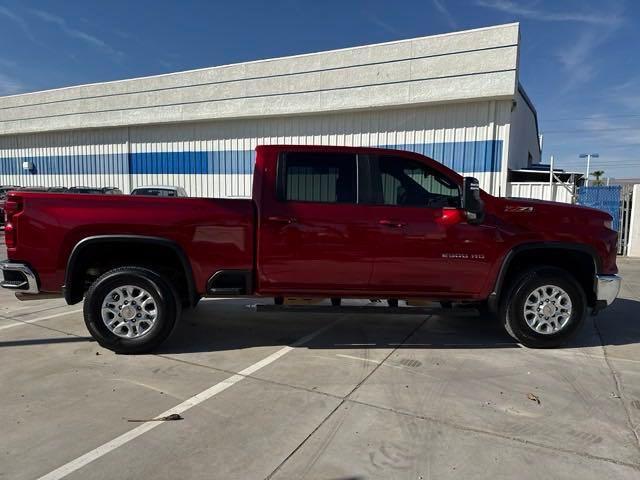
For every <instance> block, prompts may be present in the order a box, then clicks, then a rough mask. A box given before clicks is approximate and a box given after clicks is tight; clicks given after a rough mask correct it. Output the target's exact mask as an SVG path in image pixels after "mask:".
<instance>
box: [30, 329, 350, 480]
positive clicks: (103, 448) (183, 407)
mask: <svg viewBox="0 0 640 480" xmlns="http://www.w3.org/2000/svg"><path fill="white" fill-rule="evenodd" d="M339 321H340V320H336V321H334V322H331V323H330V324H328V325H325V326H324V327H322V328H320V329H318V330H316V331H315V332H312V333H310V334H309V335H307V336H305V337H302V338H301V339H299V340H297V341H296V342H294V343H292V344H291V345H290V346H286V347H283V348H281V349H280V350H278V351H277V352H275V353H272V354H271V355H269V356H268V357H265V358H263V359H262V360H260V361H259V362H256V363H254V364H253V365H251V366H249V367H247V368H245V369H244V370H242V371H241V372H239V373H236V374H235V375H232V376H231V377H229V378H227V379H226V380H223V381H221V382H220V383H217V384H215V385H213V386H212V387H209V388H207V389H206V390H204V391H202V392H200V393H198V394H196V395H194V396H193V397H191V398H188V399H187V400H185V401H184V402H182V403H181V404H179V405H176V406H175V407H173V408H171V409H169V410H167V411H166V412H163V413H161V414H159V415H157V416H156V417H154V418H160V417H165V416H168V415H171V414H174V413H177V414H180V413H183V412H185V411H187V410H189V409H190V408H192V407H195V406H196V405H198V404H200V403H202V402H204V401H206V400H208V399H210V398H211V397H213V396H215V395H217V394H219V393H220V392H224V391H225V390H226V389H227V388H229V387H231V386H233V385H235V384H236V383H238V382H240V381H242V380H243V379H245V378H247V377H248V376H249V375H252V374H253V373H255V372H257V371H258V370H260V369H261V368H264V367H266V366H267V365H269V364H270V363H273V362H275V361H276V360H278V359H279V358H280V357H282V356H284V355H286V354H287V353H289V352H290V351H292V350H294V349H295V348H296V347H300V346H302V345H304V344H305V343H307V342H309V341H310V340H312V339H313V338H315V337H317V336H318V335H320V334H322V333H324V332H325V331H327V330H329V329H330V328H331V327H333V326H334V325H335V324H336V323H338V322H339ZM161 423H162V422H160V421H151V422H146V423H143V424H142V425H140V426H139V427H136V428H134V429H133V430H129V431H128V432H126V433H123V434H122V435H120V436H119V437H116V438H114V439H113V440H110V441H108V442H107V443H104V444H102V445H100V446H99V447H97V448H95V449H93V450H91V451H90V452H87V453H85V454H84V455H82V456H80V457H78V458H76V459H75V460H72V461H70V462H69V463H66V464H65V465H62V466H61V467H59V468H57V469H55V470H54V471H52V472H50V473H47V474H46V475H44V476H42V477H40V478H39V479H38V480H59V479H61V478H64V477H66V476H67V475H69V474H70V473H73V472H75V471H76V470H79V469H80V468H82V467H84V466H85V465H87V464H89V463H91V462H93V461H94V460H97V459H98V458H100V457H103V456H104V455H106V454H107V453H109V452H111V451H113V450H115V449H116V448H118V447H121V446H122V445H124V444H126V443H128V442H130V441H131V440H133V439H135V438H137V437H139V436H140V435H142V434H144V433H146V432H148V431H149V430H153V429H154V428H156V427H157V426H159V425H160V424H161Z"/></svg>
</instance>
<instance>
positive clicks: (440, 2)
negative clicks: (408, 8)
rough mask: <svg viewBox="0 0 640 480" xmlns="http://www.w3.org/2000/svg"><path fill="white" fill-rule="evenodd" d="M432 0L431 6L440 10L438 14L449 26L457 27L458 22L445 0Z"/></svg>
mask: <svg viewBox="0 0 640 480" xmlns="http://www.w3.org/2000/svg"><path fill="white" fill-rule="evenodd" d="M432 2H433V6H434V7H436V10H438V12H440V14H441V15H442V16H443V17H444V19H445V20H446V21H447V23H448V24H449V27H451V28H453V29H457V28H458V22H457V21H456V19H455V18H454V16H453V15H452V14H451V12H450V11H449V9H448V8H447V6H446V5H445V1H444V0H432Z"/></svg>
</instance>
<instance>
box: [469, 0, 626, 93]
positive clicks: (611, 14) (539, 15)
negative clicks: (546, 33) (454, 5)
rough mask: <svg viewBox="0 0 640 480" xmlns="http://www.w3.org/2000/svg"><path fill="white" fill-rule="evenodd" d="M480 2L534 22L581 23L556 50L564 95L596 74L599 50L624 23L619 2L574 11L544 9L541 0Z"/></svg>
mask: <svg viewBox="0 0 640 480" xmlns="http://www.w3.org/2000/svg"><path fill="white" fill-rule="evenodd" d="M476 5H478V6H480V7H485V8H490V9H493V10H497V11H500V12H503V13H508V14H511V15H515V16H516V17H519V18H523V19H528V20H533V21H540V22H558V23H574V24H578V25H581V29H580V30H579V31H578V33H577V35H576V37H575V38H573V39H572V40H571V43H569V44H567V45H561V46H559V48H557V49H556V50H555V51H554V52H553V53H552V55H553V56H554V57H555V58H556V59H557V60H558V62H559V63H560V65H561V66H562V67H563V73H564V85H563V87H562V89H561V90H560V94H562V95H564V94H566V93H568V92H569V91H571V90H572V89H574V88H575V87H576V86H577V85H580V84H583V83H585V82H588V81H589V80H591V79H592V78H593V77H594V76H595V75H596V73H597V72H598V64H599V61H598V58H597V55H595V54H594V52H595V50H596V49H597V48H598V47H600V46H601V45H602V44H604V43H605V42H606V41H608V40H609V39H610V37H611V36H612V35H613V34H614V33H615V32H616V31H617V30H618V29H619V28H620V27H621V26H622V24H623V23H624V17H623V16H622V10H621V4H618V3H616V2H611V3H606V4H602V8H601V10H600V11H595V10H589V11H587V10H582V11H570V12H567V11H557V10H547V9H543V8H542V7H541V6H539V4H538V2H533V3H532V2H528V3H516V2H514V1H512V0H476Z"/></svg>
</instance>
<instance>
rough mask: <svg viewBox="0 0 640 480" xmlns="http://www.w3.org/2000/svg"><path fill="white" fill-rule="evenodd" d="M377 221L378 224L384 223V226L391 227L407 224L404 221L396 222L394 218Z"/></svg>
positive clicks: (400, 226)
mask: <svg viewBox="0 0 640 480" xmlns="http://www.w3.org/2000/svg"><path fill="white" fill-rule="evenodd" d="M378 223H379V224H380V225H384V226H385V227H392V228H402V227H404V226H406V225H407V224H406V223H402V222H398V221H396V220H380V221H379V222H378Z"/></svg>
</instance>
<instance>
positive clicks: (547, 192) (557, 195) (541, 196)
mask: <svg viewBox="0 0 640 480" xmlns="http://www.w3.org/2000/svg"><path fill="white" fill-rule="evenodd" d="M508 196H509V197H513V198H535V199H537V200H550V201H552V202H562V203H572V202H573V197H572V195H571V192H570V191H569V190H567V189H566V188H565V187H563V186H562V185H558V184H554V185H553V187H552V186H551V185H549V183H548V182H511V183H509V193H508Z"/></svg>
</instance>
